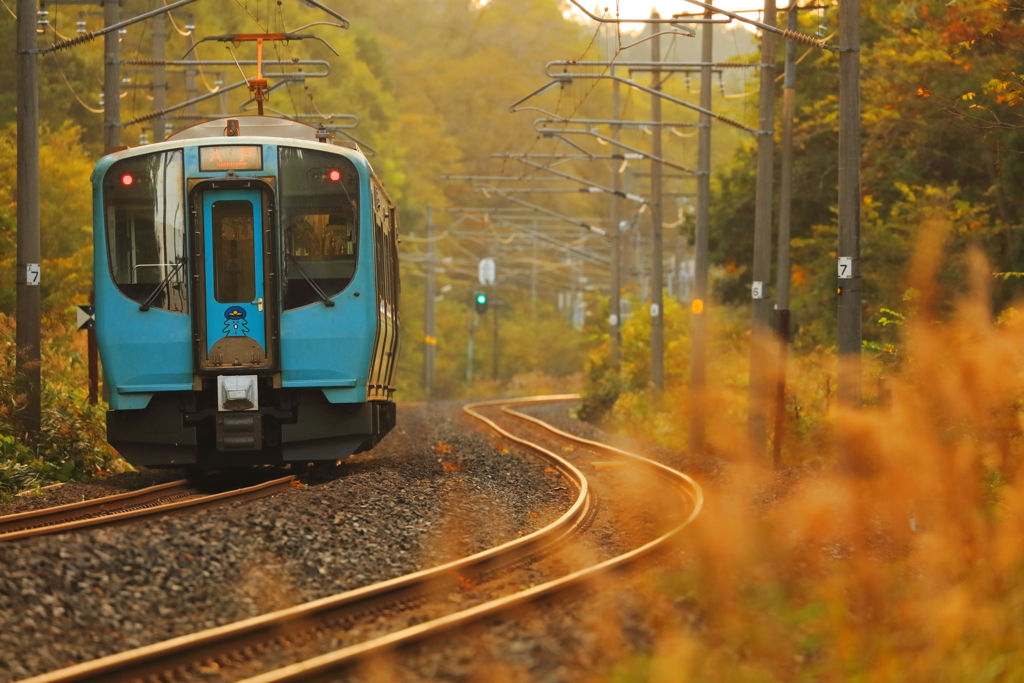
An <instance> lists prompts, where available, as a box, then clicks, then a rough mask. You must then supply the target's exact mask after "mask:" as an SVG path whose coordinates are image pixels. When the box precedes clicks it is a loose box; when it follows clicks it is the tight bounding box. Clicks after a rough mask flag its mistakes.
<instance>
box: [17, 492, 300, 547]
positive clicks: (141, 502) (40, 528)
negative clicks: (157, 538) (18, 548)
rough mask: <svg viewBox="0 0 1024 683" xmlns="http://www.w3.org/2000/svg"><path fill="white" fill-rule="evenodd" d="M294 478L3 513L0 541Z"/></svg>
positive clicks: (215, 499)
mask: <svg viewBox="0 0 1024 683" xmlns="http://www.w3.org/2000/svg"><path fill="white" fill-rule="evenodd" d="M294 480H295V477H294V476H287V477H281V478H279V479H273V480H271V481H267V482H263V483H261V484H257V485H255V486H247V487H245V488H241V489H234V490H231V491H225V492H223V493H214V494H204V493H202V492H200V491H199V490H198V489H196V488H195V487H194V486H193V485H192V484H190V483H189V481H188V480H186V479H181V480H179V481H172V482H168V483H166V484H159V485H157V486H150V487H149V488H144V489H139V490H138V491H130V492H128V493H119V494H117V495H114V496H104V497H103V498H94V499H92V500H85V501H82V502H80V503H71V504H68V505H58V506H55V507H50V508H42V509H39V510H31V511H29V512H22V513H19V514H14V515H7V516H4V517H0V542H3V541H14V540H18V539H22V538H29V537H31V536H43V535H46V534H60V533H65V532H67V531H74V530H76V529H82V528H85V527H91V526H101V525H110V524H119V523H123V522H128V521H135V520H139V519H143V518H146V517H156V516H161V515H166V514H168V513H172V512H182V511H195V510H202V509H205V508H208V507H212V506H215V505H223V504H224V503H228V502H236V501H241V500H251V499H253V498H261V497H263V496H269V495H271V494H273V493H276V492H278V491H281V490H282V489H284V488H287V487H288V486H289V485H290V484H291V482H292V481H294Z"/></svg>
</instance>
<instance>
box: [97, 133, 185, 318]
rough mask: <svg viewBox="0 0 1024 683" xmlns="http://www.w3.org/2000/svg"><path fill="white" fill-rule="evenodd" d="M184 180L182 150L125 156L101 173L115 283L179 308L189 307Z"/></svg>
mask: <svg viewBox="0 0 1024 683" xmlns="http://www.w3.org/2000/svg"><path fill="white" fill-rule="evenodd" d="M184 185H185V172H184V165H183V163H182V152H181V150H171V151H168V152H158V153H156V154H146V155H143V156H137V157H132V158H130V159H124V160H123V161H119V162H117V163H115V164H114V165H113V166H111V167H110V170H108V171H107V174H106V176H105V177H104V179H103V200H104V212H105V218H104V221H105V223H106V231H107V254H108V257H109V259H110V274H111V278H112V279H113V281H114V284H115V285H116V286H117V288H118V289H119V290H120V291H121V293H122V294H124V295H125V296H127V297H128V298H129V299H131V300H132V301H137V302H139V303H145V302H146V301H149V305H150V307H152V308H162V309H164V310H168V311H172V312H175V313H188V291H187V282H188V277H187V275H188V274H187V267H186V265H185V187H184ZM150 299H152V300H151V301H150Z"/></svg>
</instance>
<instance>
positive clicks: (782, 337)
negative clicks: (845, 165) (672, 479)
mask: <svg viewBox="0 0 1024 683" xmlns="http://www.w3.org/2000/svg"><path fill="white" fill-rule="evenodd" d="M797 9H798V8H797V5H796V0H793V2H792V3H791V4H790V6H789V10H788V15H787V16H786V28H787V29H789V30H790V31H796V30H797ZM795 115H796V43H794V42H793V41H792V40H790V41H787V42H786V78H785V81H784V89H783V91H782V162H781V166H780V171H779V242H778V246H777V249H778V255H777V257H776V258H777V260H776V271H775V279H776V281H777V282H778V285H777V289H776V300H775V308H776V309H777V310H776V325H777V332H778V335H779V370H778V377H777V381H776V385H775V434H774V438H773V439H772V463H773V464H774V466H775V467H779V466H780V465H781V464H782V442H783V440H784V439H785V436H786V365H787V356H788V351H789V349H788V346H789V328H790V323H789V315H790V314H789V285H790V273H789V239H790V228H791V223H792V205H793V118H794V116H795Z"/></svg>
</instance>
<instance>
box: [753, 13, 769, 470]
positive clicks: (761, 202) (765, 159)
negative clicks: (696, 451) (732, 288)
mask: <svg viewBox="0 0 1024 683" xmlns="http://www.w3.org/2000/svg"><path fill="white" fill-rule="evenodd" d="M764 23H765V24H767V25H769V26H775V0H765V2H764ZM761 64H762V67H761V87H760V99H761V101H760V113H759V116H758V131H757V186H756V190H755V196H754V203H755V209H754V211H755V213H754V272H753V276H754V278H753V279H754V281H753V285H752V286H751V319H752V320H751V335H750V394H749V396H750V400H749V406H748V411H749V412H748V414H747V434H748V436H749V438H750V445H751V447H752V448H753V454H754V456H755V457H757V458H758V459H763V458H764V454H765V440H766V438H767V433H766V431H767V417H766V415H767V407H768V383H767V377H766V376H765V370H766V367H767V365H768V356H767V344H768V341H769V340H770V339H771V328H770V325H769V317H770V316H769V308H768V285H769V284H770V280H771V260H772V187H773V182H774V178H773V171H774V169H773V159H772V153H773V146H774V119H775V36H774V34H773V33H771V32H769V31H762V32H761Z"/></svg>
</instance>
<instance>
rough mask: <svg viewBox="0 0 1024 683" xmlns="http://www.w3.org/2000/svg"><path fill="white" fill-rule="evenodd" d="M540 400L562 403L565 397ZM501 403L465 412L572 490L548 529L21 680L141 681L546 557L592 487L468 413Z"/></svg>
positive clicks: (581, 517) (583, 514)
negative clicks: (521, 449) (428, 566)
mask: <svg viewBox="0 0 1024 683" xmlns="http://www.w3.org/2000/svg"><path fill="white" fill-rule="evenodd" d="M545 398H547V399H548V400H565V399H566V398H567V397H566V396H558V397H545ZM500 403H508V400H503V401H483V402H480V403H474V404H470V405H468V406H465V407H464V410H465V411H466V412H467V413H469V414H470V415H473V416H474V417H476V418H477V419H479V420H482V421H483V422H485V423H486V424H488V426H490V427H491V428H492V429H494V430H495V431H497V432H498V433H500V434H502V435H503V436H505V437H506V438H509V439H511V440H513V441H516V442H517V443H520V444H522V445H524V446H526V447H528V448H530V449H532V450H534V451H536V452H537V453H539V454H540V455H541V457H542V458H543V459H544V460H546V461H547V462H548V464H549V465H550V466H551V467H552V468H554V469H556V470H557V471H558V472H560V473H561V474H562V476H563V477H564V478H565V479H566V480H567V481H568V482H569V483H571V484H572V485H573V486H574V487H575V488H576V490H577V496H576V500H575V501H574V502H573V504H572V505H571V506H570V507H569V509H568V510H567V511H566V512H565V513H564V514H562V516H561V517H559V518H558V519H556V520H555V521H554V522H552V523H551V524H549V525H548V526H546V527H544V528H542V529H539V530H537V531H534V532H533V533H530V534H528V535H526V536H523V537H521V538H517V539H515V540H512V541H509V542H508V543H504V544H502V545H499V546H495V547H494V548H490V549H488V550H485V551H483V552H480V553H476V554H475V555H471V556H469V557H465V558H462V559H459V560H455V561H452V562H448V563H446V564H443V565H440V566H438V567H434V568H431V569H425V570H422V571H419V572H415V573H413V574H407V575H405V576H400V577H397V578H394V579H390V580H388V581H382V582H380V583H375V584H372V585H369V586H364V587H363V588H358V589H356V590H352V591H348V592H345V593H339V594H337V595H332V596H328V597H326V598H321V599H320V600H314V601H311V602H308V603H304V604H302V605H297V606H295V607H290V608H287V609H283V610H278V611H276V612H270V613H268V614H264V615H261V616H258V617H253V618H251V619H245V620H243V621H239V622H235V623H233V624H227V625H225V626H220V627H216V628H212V629H207V630H205V631H199V632H197V633H192V634H189V635H185V636H180V637H178V638H173V639H171V640H167V641H163V642H160V643H154V644H152V645H147V646H144V647H141V648H137V649H134V650H128V651H126V652H121V653H118V654H114V655H110V656H107V657H102V658H100V659H96V660H93V661H90V662H84V663H82V664H77V665H74V666H71V667H68V668H65V669H59V670H57V671H52V672H50V673H46V674H41V675H39V676H35V677H33V678H29V679H26V680H25V681H23V683H70V682H71V681H75V682H86V681H88V682H93V683H101V682H102V683H116V682H120V681H125V682H127V681H134V680H140V679H142V680H144V679H147V678H148V677H150V676H155V675H159V674H161V673H163V672H166V671H169V670H170V671H174V670H178V669H181V668H188V667H190V666H195V665H197V664H202V663H203V662H205V661H208V660H209V659H211V658H219V657H221V656H223V655H225V653H232V652H239V651H241V652H245V651H246V650H248V649H249V648H253V647H258V646H259V645H260V644H267V643H270V642H273V641H276V640H278V639H283V638H295V637H296V636H297V635H299V634H302V633H306V632H309V631H315V630H316V629H318V628H324V627H329V626H331V625H334V624H339V623H343V622H344V621H345V620H346V619H352V618H355V617H358V616H361V615H364V614H369V613H373V612H375V611H377V610H382V609H384V608H387V607H389V606H393V605H400V606H402V605H410V604H415V603H416V602H417V601H419V600H421V599H422V598H423V596H424V595H426V594H430V593H435V592H439V591H445V590H448V589H451V588H452V587H453V586H457V585H460V584H463V583H464V581H465V580H466V579H467V578H469V579H472V578H473V577H479V576H482V575H486V574H488V573H491V572H493V571H496V570H499V569H503V568H506V567H509V566H515V565H517V564H519V563H522V562H524V561H529V560H530V559H532V558H534V557H536V556H538V555H540V554H542V553H546V552H549V551H550V550H552V549H553V548H554V547H556V546H557V545H558V544H559V543H561V542H563V541H565V540H566V539H568V538H569V537H571V536H573V535H574V534H575V533H577V532H578V531H579V530H580V529H581V528H583V527H585V526H586V525H587V524H589V523H590V520H591V518H592V517H593V514H594V500H593V496H592V495H591V492H590V486H589V484H588V483H587V480H586V477H585V476H584V475H583V473H582V472H581V471H580V470H579V469H577V468H576V467H575V466H574V465H573V464H572V463H570V462H569V461H568V460H566V459H565V458H563V457H561V456H560V455H558V454H556V453H553V452H551V451H549V450H547V449H545V448H543V447H542V446H539V445H537V444H534V443H531V442H529V441H527V440H525V439H521V438H519V437H517V436H515V435H514V434H511V433H510V432H508V431H506V430H504V429H502V428H501V427H500V426H499V425H497V424H496V423H494V422H493V421H492V420H489V419H488V418H486V417H484V416H482V415H479V414H478V413H475V412H473V410H472V409H473V408H475V407H480V406H487V405H496V404H500Z"/></svg>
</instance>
